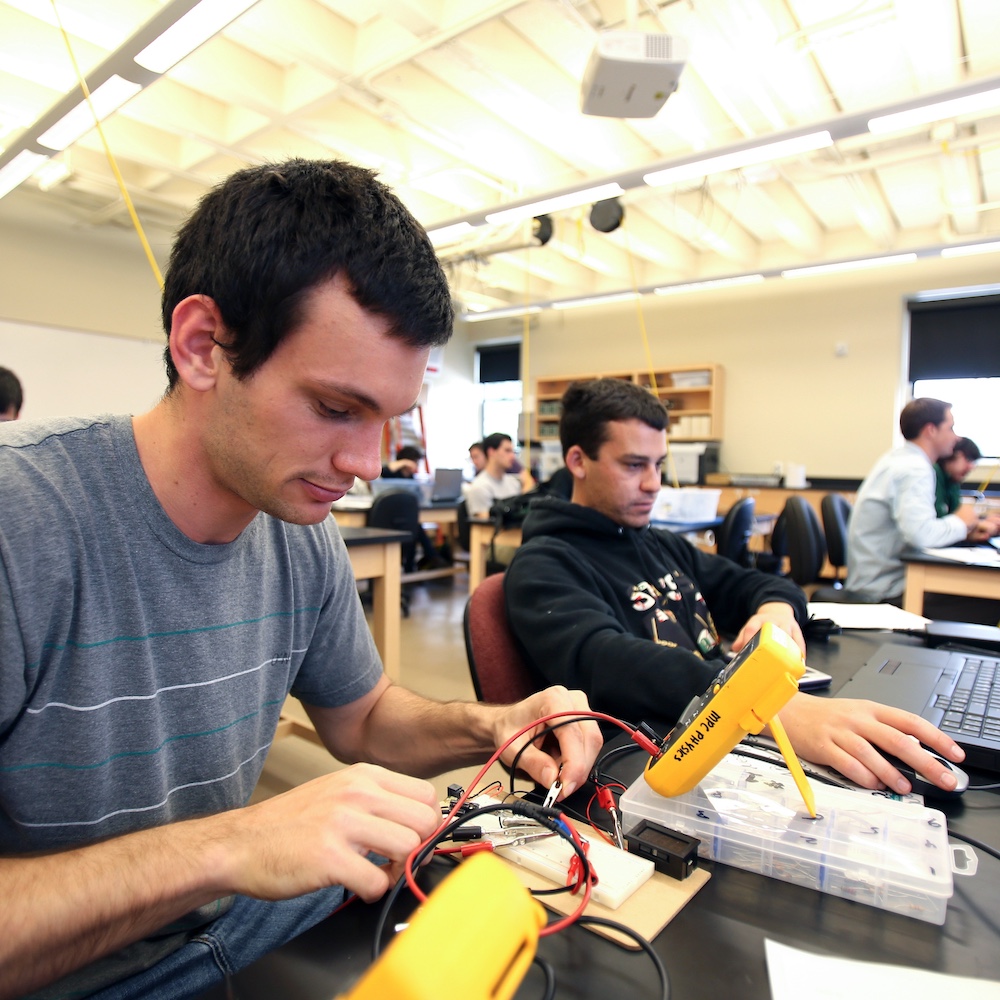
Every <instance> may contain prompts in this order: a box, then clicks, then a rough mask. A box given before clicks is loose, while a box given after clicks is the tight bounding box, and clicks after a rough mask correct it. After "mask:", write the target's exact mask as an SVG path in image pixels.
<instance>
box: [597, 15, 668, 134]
mask: <svg viewBox="0 0 1000 1000" xmlns="http://www.w3.org/2000/svg"><path fill="white" fill-rule="evenodd" d="M686 59H687V46H686V45H685V44H684V43H683V42H681V41H680V40H679V39H676V38H673V37H671V36H670V35H661V34H648V33H646V32H643V31H605V32H603V33H602V34H601V35H600V36H599V37H598V39H597V44H596V45H595V46H594V51H593V52H592V53H591V54H590V61H589V62H588V63H587V69H586V71H585V72H584V74H583V83H582V85H581V87H580V110H581V111H582V112H583V113H584V114H585V115H601V116H603V117H605V118H652V117H653V115H655V114H656V112H657V111H659V110H660V108H662V107H663V105H664V104H665V103H666V100H667V98H668V97H669V96H670V95H671V94H672V93H673V92H674V91H675V90H676V89H677V83H678V81H679V80H680V75H681V71H682V70H683V69H684V66H685V62H686Z"/></svg>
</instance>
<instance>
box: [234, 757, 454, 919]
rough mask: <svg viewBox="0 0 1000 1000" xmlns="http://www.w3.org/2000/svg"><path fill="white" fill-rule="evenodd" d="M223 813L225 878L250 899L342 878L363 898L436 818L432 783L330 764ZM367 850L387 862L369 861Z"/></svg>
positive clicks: (397, 868) (374, 894)
mask: <svg viewBox="0 0 1000 1000" xmlns="http://www.w3.org/2000/svg"><path fill="white" fill-rule="evenodd" d="M225 816H226V817H227V818H229V820H230V822H231V823H232V824H233V825H234V827H237V828H238V830H237V829H234V830H233V841H234V843H233V846H232V857H233V864H234V865H235V866H236V867H235V869H234V871H233V874H232V882H233V885H234V887H235V890H236V891H238V892H241V893H243V894H245V895H250V896H255V897H256V898H258V899H285V898H289V897H291V896H298V895H301V894H303V893H306V892H312V891H313V890H315V889H320V888H325V887H326V886H330V885H343V886H345V887H346V888H347V889H349V890H351V891H352V892H356V893H357V894H358V895H359V896H360V897H361V898H362V899H364V900H366V901H368V902H371V901H372V900H375V899H378V898H379V896H381V895H382V894H383V893H384V892H385V891H386V890H387V889H388V888H389V886H390V885H391V884H392V883H393V882H394V881H395V880H396V878H397V877H398V875H399V874H400V873H401V872H402V863H403V862H404V861H405V859H406V856H407V855H408V854H409V853H410V852H411V851H412V850H414V849H415V848H416V847H417V846H418V845H419V844H420V843H421V841H423V840H424V839H426V838H427V837H428V836H430V834H431V833H433V831H434V830H435V829H436V827H437V825H438V824H439V823H440V822H441V812H440V809H439V807H438V802H437V796H436V794H435V792H434V787H433V785H431V784H430V783H429V782H427V781H424V780H423V779H421V778H411V777H409V776H407V775H403V774H397V773H395V772H393V771H388V770H386V769H385V768H382V767H377V766H375V765H373V764H355V765H354V766H353V767H348V768H345V769H343V770H341V771H335V772H334V773H332V774H328V775H324V776H323V777H321V778H316V779H314V780H313V781H309V782H306V783H305V784H303V785H299V786H297V787H296V788H293V789H291V791H288V792H285V793H283V794H282V795H278V796H275V797H274V798H271V799H266V800H265V801H263V802H259V803H257V804H256V805H253V806H249V807H247V808H246V809H239V810H234V811H233V812H231V813H227V814H225ZM220 819H221V817H220ZM240 830H241V831H242V834H241V835H240V834H239V831H240ZM369 852H373V853H375V854H380V855H382V856H383V857H385V858H388V859H389V861H390V862H391V864H390V865H389V866H386V867H385V868H379V867H377V866H375V865H374V864H372V863H371V862H370V861H369V860H367V857H366V855H368V854H369Z"/></svg>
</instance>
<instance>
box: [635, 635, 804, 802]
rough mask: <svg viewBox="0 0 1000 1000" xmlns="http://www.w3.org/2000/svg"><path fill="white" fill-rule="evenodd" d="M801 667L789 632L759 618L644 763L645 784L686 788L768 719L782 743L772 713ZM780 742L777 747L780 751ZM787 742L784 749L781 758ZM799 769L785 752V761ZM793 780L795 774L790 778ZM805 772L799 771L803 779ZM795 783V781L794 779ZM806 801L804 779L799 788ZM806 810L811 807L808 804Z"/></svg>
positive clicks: (664, 789)
mask: <svg viewBox="0 0 1000 1000" xmlns="http://www.w3.org/2000/svg"><path fill="white" fill-rule="evenodd" d="M804 673H805V662H804V660H803V658H802V652H801V650H800V649H799V647H798V646H797V645H796V644H795V642H794V641H793V640H792V638H791V637H790V636H789V635H787V634H786V633H785V632H783V631H782V630H781V629H780V628H778V627H777V626H775V625H773V624H771V623H770V622H765V623H764V624H763V626H762V627H761V630H760V631H759V632H758V633H757V634H756V635H755V636H754V637H753V638H752V639H751V640H750V641H749V642H748V643H747V644H746V646H744V647H743V649H741V650H740V652H739V653H738V654H737V655H736V656H735V657H734V658H733V659H732V661H730V662H729V663H728V664H727V665H726V666H725V667H724V668H723V669H722V670H721V671H720V672H719V674H718V676H717V677H716V678H715V680H714V681H713V682H712V684H711V686H710V687H709V688H708V690H707V691H706V692H705V693H704V694H703V695H700V696H699V697H697V698H695V699H694V700H693V701H692V702H691V703H690V704H689V705H688V707H687V708H686V709H685V710H684V712H683V714H682V715H681V717H680V719H679V720H678V722H677V725H676V726H674V728H673V731H672V732H671V734H670V737H669V738H668V741H667V742H666V744H665V745H664V746H663V749H662V752H661V753H660V755H659V756H658V757H657V758H655V759H651V760H650V762H649V764H647V766H646V771H645V777H646V782H647V783H648V784H649V786H650V787H651V788H652V789H653V790H654V791H655V792H658V793H659V794H660V795H665V796H667V797H668V798H669V797H670V796H673V795H683V794H684V792H688V791H690V790H691V789H692V788H694V786H695V785H696V784H698V782H699V781H701V779H702V778H704V777H705V775H706V774H708V772H709V771H711V770H712V768H713V767H715V765H716V764H718V763H719V761H720V760H722V758H723V757H725V756H726V754H727V753H729V751H730V750H732V749H733V747H734V746H736V744H737V743H739V741H740V740H741V739H743V737H744V735H745V734H746V733H755V734H756V733H759V732H760V731H761V730H762V729H763V728H764V726H766V725H767V724H768V723H769V722H771V724H772V726H771V728H772V732H774V735H775V739H776V740H777V741H778V743H779V745H781V744H782V743H783V742H784V744H785V747H787V746H788V743H787V737H785V734H784V730H783V729H781V733H780V736H779V735H778V733H777V730H778V729H780V728H781V724H780V723H779V722H778V720H777V719H776V718H775V716H776V713H777V712H778V710H779V709H780V708H782V706H784V705H785V703H786V702H787V701H788V700H789V698H791V697H792V695H793V694H795V693H796V691H798V680H799V678H800V677H801V676H802V675H803V674H804ZM785 747H783V748H782V750H783V752H785ZM789 755H790V747H788V752H786V753H785V757H786V760H788V757H789ZM792 761H794V764H795V766H796V767H798V768H799V771H801V766H799V763H798V760H797V759H795V757H794V754H791V760H789V761H788V764H789V767H790V768H792V770H793V773H794V767H793V765H792ZM796 781H797V779H796ZM804 782H805V778H804V777H803V783H804ZM797 783H798V781H797ZM799 787H800V789H801V790H802V792H803V797H804V798H806V804H807V805H809V804H810V803H809V799H810V797H811V796H810V793H809V791H808V785H807V784H806V786H805V789H802V785H800V786H799ZM810 811H811V812H812V811H813V809H812V807H811V806H810Z"/></svg>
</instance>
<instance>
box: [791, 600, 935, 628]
mask: <svg viewBox="0 0 1000 1000" xmlns="http://www.w3.org/2000/svg"><path fill="white" fill-rule="evenodd" d="M809 614H810V615H811V616H812V617H814V618H829V619H830V620H831V621H834V622H836V623H837V624H838V625H839V626H840V627H841V628H843V629H852V628H857V629H923V628H924V627H925V626H926V625H927V623H928V622H929V621H930V620H931V619H930V618H924V617H923V615H915V614H913V613H912V612H911V611H904V610H903V609H902V608H897V607H896V606H895V605H894V604H837V603H835V602H829V603H826V602H822V601H816V602H813V601H810V603H809Z"/></svg>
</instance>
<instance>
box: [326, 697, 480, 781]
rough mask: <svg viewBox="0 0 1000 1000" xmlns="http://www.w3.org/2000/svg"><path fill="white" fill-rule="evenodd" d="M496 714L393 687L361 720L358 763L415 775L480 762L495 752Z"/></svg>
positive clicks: (438, 772) (436, 772) (433, 773)
mask: <svg viewBox="0 0 1000 1000" xmlns="http://www.w3.org/2000/svg"><path fill="white" fill-rule="evenodd" d="M320 713H322V710H320ZM496 713H497V709H496V708H492V707H490V706H488V705H480V704H477V703H475V702H437V701H431V700H430V699H427V698H423V697H421V696H420V695H418V694H414V693H413V692H412V691H408V690H406V689H405V688H401V687H398V686H396V685H392V686H391V687H389V688H387V689H386V691H385V692H384V694H383V695H382V697H381V698H380V699H379V700H378V703H377V704H376V706H375V707H374V709H373V710H372V712H371V713H370V714H369V716H368V718H367V719H366V721H365V726H364V731H363V734H362V743H361V750H360V753H358V755H357V759H362V760H369V761H372V762H373V763H377V764H381V765H382V766H383V767H387V768H389V769H390V770H393V771H402V772H404V773H406V774H412V775H416V776H418V777H431V776H433V775H436V774H440V773H441V772H442V771H446V770H449V769H451V768H453V767H462V766H463V765H468V764H478V763H482V762H483V761H485V760H486V759H487V758H488V757H489V755H490V754H491V753H492V752H493V751H494V750H495V749H496V744H495V739H496V736H495V729H494V726H493V722H494V719H495V716H496ZM313 714H314V710H312V709H310V715H311V716H313ZM314 721H316V720H315V717H314ZM317 728H320V727H319V726H317Z"/></svg>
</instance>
